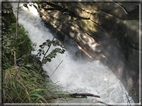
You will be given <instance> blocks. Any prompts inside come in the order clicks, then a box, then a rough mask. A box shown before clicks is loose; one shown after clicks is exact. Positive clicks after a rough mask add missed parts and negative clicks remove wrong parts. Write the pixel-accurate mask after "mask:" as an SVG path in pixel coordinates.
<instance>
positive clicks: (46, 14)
mask: <svg viewBox="0 0 142 106" xmlns="http://www.w3.org/2000/svg"><path fill="white" fill-rule="evenodd" d="M39 7H40V8H39V13H40V15H41V18H42V19H43V20H44V22H45V24H46V25H47V27H48V28H49V29H51V31H53V33H54V32H56V30H57V34H56V35H58V38H59V39H61V40H64V38H65V36H69V37H70V38H71V39H73V40H74V41H75V42H76V43H77V44H78V45H79V46H80V49H81V50H82V51H83V52H84V53H85V54H86V55H87V56H88V57H89V58H91V59H98V60H100V61H101V62H103V63H104V64H106V65H108V66H109V67H110V68H111V69H112V71H113V72H114V73H115V74H116V75H117V76H118V78H119V79H120V80H121V81H122V82H123V84H124V86H125V88H126V89H127V90H128V91H129V94H130V95H132V96H133V99H134V100H135V102H138V99H139V98H138V96H139V84H140V82H139V81H140V79H139V74H141V73H139V53H141V52H140V51H141V50H139V38H141V36H139V4H138V3H134V2H133V3H117V2H109V3H107V2H106V3H102V2H87V3H71V2H69V3H64V2H62V3H57V2H56V3H53V2H41V3H39Z"/></svg>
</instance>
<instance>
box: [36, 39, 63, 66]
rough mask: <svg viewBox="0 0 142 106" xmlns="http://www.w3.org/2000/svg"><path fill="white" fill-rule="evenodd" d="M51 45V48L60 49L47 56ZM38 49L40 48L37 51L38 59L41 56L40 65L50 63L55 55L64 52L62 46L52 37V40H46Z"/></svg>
mask: <svg viewBox="0 0 142 106" xmlns="http://www.w3.org/2000/svg"><path fill="white" fill-rule="evenodd" d="M52 45H53V46H60V48H59V47H58V48H55V49H53V50H52V51H51V52H50V53H49V54H47V53H48V52H49V50H50V48H51V46H52ZM39 47H40V49H39V50H38V53H37V57H38V58H39V59H40V56H41V55H43V58H42V60H41V62H42V64H46V63H47V62H51V59H52V58H55V56H56V55H57V53H61V54H63V53H64V52H65V49H64V45H63V44H62V43H61V42H59V41H57V40H54V37H53V39H52V40H46V42H44V43H43V44H41V45H40V46H39ZM45 47H48V48H47V50H46V51H45V50H44V48H45Z"/></svg>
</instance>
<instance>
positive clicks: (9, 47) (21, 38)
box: [2, 18, 32, 69]
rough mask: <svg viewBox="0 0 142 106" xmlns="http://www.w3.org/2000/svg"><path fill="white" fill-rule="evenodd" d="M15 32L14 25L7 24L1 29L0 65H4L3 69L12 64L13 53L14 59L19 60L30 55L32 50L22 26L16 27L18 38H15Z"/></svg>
mask: <svg viewBox="0 0 142 106" xmlns="http://www.w3.org/2000/svg"><path fill="white" fill-rule="evenodd" d="M4 19H5V18H4ZM3 22H4V20H3ZM15 30H16V23H11V24H8V26H5V25H3V27H2V34H3V36H2V50H3V52H2V63H4V64H3V68H4V69H6V68H8V67H9V66H12V65H13V64H14V63H13V61H14V59H13V52H14V51H15V52H16V57H17V58H20V57H21V56H23V55H25V54H28V53H30V52H31V50H32V47H31V45H32V43H31V41H30V39H29V38H28V36H27V32H26V31H25V30H24V28H23V27H22V26H19V27H18V36H16V33H15Z"/></svg>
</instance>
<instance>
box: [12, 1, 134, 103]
mask: <svg viewBox="0 0 142 106" xmlns="http://www.w3.org/2000/svg"><path fill="white" fill-rule="evenodd" d="M12 5H13V10H14V12H15V15H16V11H15V10H16V7H17V4H16V3H13V4H12ZM20 5H21V6H20V7H21V9H20V11H19V20H18V21H19V23H20V24H21V25H22V26H23V27H24V28H25V30H27V31H28V35H29V38H30V39H31V41H32V42H33V43H35V44H36V46H35V51H33V52H32V54H36V53H37V50H38V49H39V45H41V44H42V43H43V42H45V41H46V40H47V39H52V38H53V35H52V34H51V33H50V31H49V30H48V29H47V28H46V27H45V26H44V25H43V24H42V22H41V19H40V17H39V15H38V12H37V11H36V9H35V8H34V6H29V5H28V7H29V10H28V9H27V8H25V7H22V4H20ZM53 48H54V47H51V50H52V49H53ZM74 49H75V48H74V47H70V50H69V51H66V52H65V53H64V54H58V55H57V56H56V58H54V59H52V61H51V62H49V63H47V64H46V65H44V66H43V68H44V70H46V71H47V72H48V75H49V76H50V75H51V74H52V73H53V71H54V70H55V68H56V67H57V66H58V65H59V63H60V62H61V61H63V62H62V63H61V65H60V66H59V67H58V69H57V70H56V71H55V72H54V74H53V75H52V76H51V80H52V81H53V82H54V83H56V84H58V85H60V87H61V89H62V90H63V91H68V92H71V93H92V94H97V95H99V96H100V98H99V99H98V98H94V97H89V98H87V99H86V98H85V99H79V100H78V99H75V100H73V101H68V102H81V103H86V102H87V103H93V102H95V100H96V99H97V100H100V101H103V102H105V103H128V98H127V96H126V94H127V95H128V92H127V91H126V90H125V88H124V86H123V84H122V83H121V82H120V81H119V80H118V79H117V78H116V76H115V75H114V74H113V73H112V71H111V70H110V69H109V68H108V67H107V66H104V65H103V64H102V63H101V62H100V61H98V60H94V61H93V62H85V63H82V62H80V61H79V60H74V59H73V58H72V56H71V55H70V51H73V50H74ZM72 53H73V52H72ZM129 100H130V102H131V103H133V100H132V98H131V97H129ZM55 102H63V101H55Z"/></svg>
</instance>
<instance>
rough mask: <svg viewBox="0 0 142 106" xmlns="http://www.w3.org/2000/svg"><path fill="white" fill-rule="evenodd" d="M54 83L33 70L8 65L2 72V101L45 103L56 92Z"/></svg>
mask: <svg viewBox="0 0 142 106" xmlns="http://www.w3.org/2000/svg"><path fill="white" fill-rule="evenodd" d="M54 88H56V86H55V85H53V84H52V83H51V82H50V81H49V80H45V79H44V78H43V77H42V76H41V75H40V74H39V73H36V72H35V71H34V70H29V69H28V70H27V68H25V67H17V69H16V67H9V68H8V69H7V70H5V71H4V73H3V102H4V103H11V102H12V103H47V102H49V101H50V98H52V96H53V95H55V94H56V90H55V89H54Z"/></svg>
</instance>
